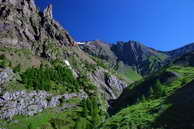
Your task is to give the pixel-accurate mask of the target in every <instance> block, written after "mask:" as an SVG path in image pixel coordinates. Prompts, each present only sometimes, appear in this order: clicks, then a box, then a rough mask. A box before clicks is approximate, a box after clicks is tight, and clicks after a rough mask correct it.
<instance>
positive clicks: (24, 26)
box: [0, 0, 74, 54]
mask: <svg viewBox="0 0 194 129" xmlns="http://www.w3.org/2000/svg"><path fill="white" fill-rule="evenodd" d="M48 42H49V43H50V44H56V45H57V46H60V47H62V46H65V45H71V44H73V43H74V41H73V39H72V38H71V36H70V35H69V34H68V32H67V31H65V30H64V29H63V28H62V27H61V26H60V25H59V23H57V22H56V21H55V20H54V19H53V16H52V6H51V5H49V6H48V8H46V9H45V10H44V12H39V11H38V9H37V8H36V6H35V4H34V0H0V45H1V46H6V47H14V48H30V49H32V50H34V51H36V52H38V53H40V54H42V53H44V51H45V50H44V48H45V44H48Z"/></svg>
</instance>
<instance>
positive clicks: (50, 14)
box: [44, 4, 53, 19]
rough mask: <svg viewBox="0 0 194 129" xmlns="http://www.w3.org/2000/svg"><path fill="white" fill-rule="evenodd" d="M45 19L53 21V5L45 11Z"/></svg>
mask: <svg viewBox="0 0 194 129" xmlns="http://www.w3.org/2000/svg"><path fill="white" fill-rule="evenodd" d="M44 17H47V18H50V19H53V7H52V5H51V4H50V5H49V6H48V7H47V8H46V9H45V10H44Z"/></svg>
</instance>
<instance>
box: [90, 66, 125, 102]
mask: <svg viewBox="0 0 194 129" xmlns="http://www.w3.org/2000/svg"><path fill="white" fill-rule="evenodd" d="M90 78H91V81H92V82H94V84H95V85H96V86H97V88H98V90H99V92H100V93H101V94H102V96H103V97H104V98H105V99H106V100H111V99H116V98H118V97H119V96H120V94H121V93H122V92H123V90H124V89H125V88H126V87H127V86H128V85H127V83H125V82H124V81H121V80H119V79H118V78H117V77H116V76H114V75H109V74H108V72H106V71H104V70H102V69H98V70H97V71H95V72H94V73H92V74H90Z"/></svg>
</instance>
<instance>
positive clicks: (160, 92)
mask: <svg viewBox="0 0 194 129" xmlns="http://www.w3.org/2000/svg"><path fill="white" fill-rule="evenodd" d="M153 90H154V97H156V98H158V97H162V96H164V95H165V91H164V89H163V86H162V84H161V82H160V81H159V80H156V82H155V85H154V89H153Z"/></svg>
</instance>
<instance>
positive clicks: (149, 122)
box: [99, 66, 194, 129]
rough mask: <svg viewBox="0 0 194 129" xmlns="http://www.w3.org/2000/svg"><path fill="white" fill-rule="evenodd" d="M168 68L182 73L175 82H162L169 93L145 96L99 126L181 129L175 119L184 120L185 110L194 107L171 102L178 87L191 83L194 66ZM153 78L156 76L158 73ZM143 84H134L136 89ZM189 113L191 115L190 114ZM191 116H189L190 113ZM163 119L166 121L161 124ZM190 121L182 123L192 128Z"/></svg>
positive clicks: (109, 127)
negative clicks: (170, 98) (170, 99)
mask: <svg viewBox="0 0 194 129" xmlns="http://www.w3.org/2000/svg"><path fill="white" fill-rule="evenodd" d="M165 71H171V72H176V73H177V74H179V75H180V77H179V78H177V79H175V80H172V81H171V82H168V83H165V84H162V85H163V86H162V87H163V89H164V90H165V92H166V95H165V96H161V97H159V98H153V97H151V98H150V97H145V98H144V99H140V100H139V101H138V102H137V103H134V104H132V105H131V106H128V107H126V108H123V109H122V110H120V111H119V112H118V113H117V114H115V115H114V116H112V117H110V118H109V119H108V120H107V121H105V122H104V123H103V124H102V125H101V126H99V128H100V129H163V128H165V129H166V128H175V129H180V128H179V127H177V126H176V123H173V122H175V121H176V120H177V121H181V119H184V117H182V115H181V113H183V112H192V110H191V109H190V108H188V107H189V104H188V105H187V106H181V105H174V103H172V102H170V101H169V97H171V96H174V95H176V92H177V90H179V89H180V88H182V87H183V86H185V84H188V83H190V82H191V81H192V80H194V67H181V66H170V67H168V68H167V69H166V70H165ZM155 75H160V74H155ZM151 77H152V78H153V77H154V75H153V76H151ZM149 79H150V78H148V80H149ZM143 83H144V81H142V82H140V83H137V85H136V86H134V87H133V88H135V87H137V86H138V85H141V84H143ZM133 88H132V89H133ZM142 88H143V87H142ZM129 92H130V90H129ZM177 99H178V98H177ZM126 100H127V99H126ZM127 101H130V98H128V100H127ZM177 106H179V107H177ZM190 106H191V107H192V103H190ZM180 107H181V108H180ZM184 108H185V110H184ZM188 109H189V110H188ZM184 114H185V113H184ZM187 115H189V114H188V113H187ZM190 115H192V114H190ZM174 116H181V118H180V117H174ZM187 117H188V118H189V116H187ZM169 120H170V121H169ZM158 121H159V123H158ZM160 122H161V123H162V124H160ZM188 124H191V123H189V122H188V123H187V125H184V123H183V124H182V125H184V126H188V129H190V128H189V127H190V125H188ZM181 129H183V128H181Z"/></svg>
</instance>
